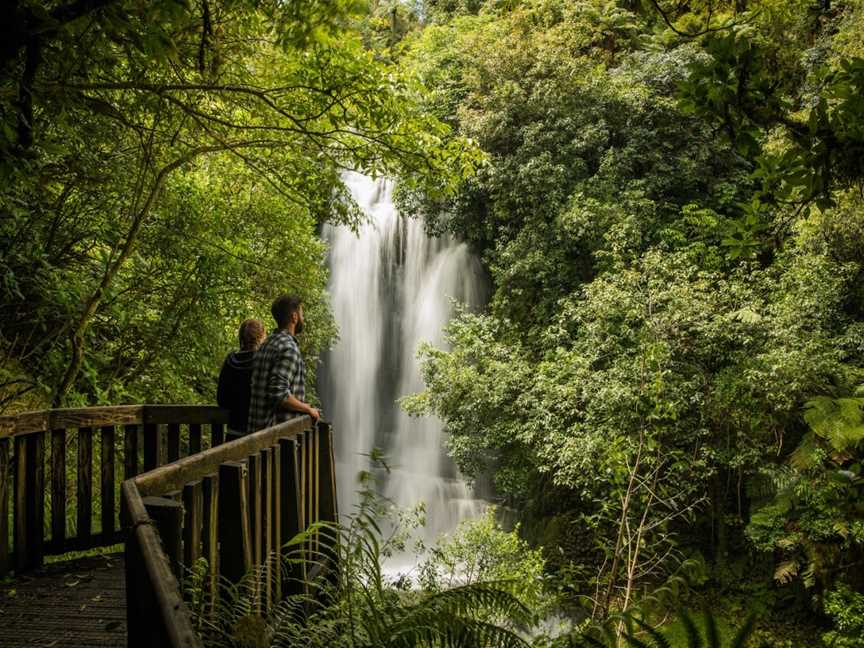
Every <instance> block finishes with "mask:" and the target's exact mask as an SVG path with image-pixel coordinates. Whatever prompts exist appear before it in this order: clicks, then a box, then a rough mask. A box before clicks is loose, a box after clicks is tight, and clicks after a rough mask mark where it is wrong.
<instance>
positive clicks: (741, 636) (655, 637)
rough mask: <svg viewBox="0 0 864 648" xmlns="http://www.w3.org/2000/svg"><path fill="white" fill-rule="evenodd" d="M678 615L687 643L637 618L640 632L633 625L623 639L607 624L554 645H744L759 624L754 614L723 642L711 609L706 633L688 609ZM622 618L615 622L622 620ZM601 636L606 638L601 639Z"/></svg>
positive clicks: (558, 647) (636, 647) (679, 647)
mask: <svg viewBox="0 0 864 648" xmlns="http://www.w3.org/2000/svg"><path fill="white" fill-rule="evenodd" d="M678 618H679V620H680V622H681V625H682V626H683V628H684V633H685V637H686V643H673V642H672V640H671V639H669V638H668V637H666V636H665V635H664V634H663V633H662V632H660V630H659V628H657V627H655V626H652V625H651V624H649V623H647V622H646V621H644V620H642V619H639V618H634V617H632V616H631V618H630V620H631V621H634V622H635V624H636V625H638V626H639V629H640V632H638V633H637V632H634V631H633V630H632V628H628V630H627V631H626V632H624V633H623V634H622V635H621V637H620V639H619V638H618V637H616V634H615V632H613V631H612V629H611V628H610V626H609V623H607V624H606V625H604V626H601V627H598V626H592V627H591V628H589V629H587V630H586V631H584V632H582V633H581V634H578V633H577V634H573V635H570V636H568V637H563V638H561V639H560V640H558V642H557V643H555V644H553V645H554V646H556V648H565V647H566V648H575V647H577V646H578V647H583V646H594V647H601V648H620V646H622V645H626V646H630V647H631V648H723V647H724V646H728V648H745V647H746V645H747V641H748V640H749V638H750V637H751V636H752V634H753V630H754V628H755V625H756V619H755V617H753V616H751V617H749V618H748V619H747V620H746V621H745V622H744V624H743V625H742V626H741V627H740V628H739V629H738V630H737V632H736V633H735V635H734V637H732V639H731V640H730V641H729V642H724V638H723V636H722V635H721V633H720V630H719V626H718V624H717V619H716V618H715V617H714V616H713V615H712V614H711V613H709V612H706V613H705V615H704V621H703V626H704V632H702V631H700V630H699V628H698V626H697V625H696V622H695V621H694V620H693V617H692V616H691V615H690V614H689V613H688V612H686V611H682V612H680V613H679V615H678ZM620 620H621V618H619V619H618V620H616V621H613V623H618V622H620ZM600 637H603V638H602V639H601V638H600Z"/></svg>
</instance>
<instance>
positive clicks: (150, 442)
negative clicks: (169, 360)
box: [0, 405, 228, 577]
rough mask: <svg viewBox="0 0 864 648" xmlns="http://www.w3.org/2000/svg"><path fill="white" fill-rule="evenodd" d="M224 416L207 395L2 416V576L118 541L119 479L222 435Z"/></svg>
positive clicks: (216, 442) (216, 441)
mask: <svg viewBox="0 0 864 648" xmlns="http://www.w3.org/2000/svg"><path fill="white" fill-rule="evenodd" d="M227 421H228V417H227V412H225V411H224V410H221V409H219V408H218V407H213V406H206V405H205V406H187V405H120V406H115V407H90V408H78V409H56V410H46V411H41V412H27V413H24V414H19V415H17V416H0V577H3V576H5V575H6V574H7V573H8V572H9V571H10V570H14V571H16V572H17V573H21V572H25V571H27V570H29V569H33V568H36V567H39V566H40V565H42V563H43V560H44V557H45V556H46V555H52V554H54V555H56V554H64V553H68V552H70V551H76V550H82V549H92V548H94V547H100V546H110V545H113V544H117V543H120V542H122V541H123V534H122V532H121V530H120V526H119V513H120V499H119V492H120V482H121V481H122V480H124V479H130V478H132V477H135V476H136V475H138V474H140V473H142V472H145V471H148V470H152V469H154V468H157V467H158V466H161V465H163V464H166V463H169V462H171V461H175V460H177V459H179V458H180V457H183V456H187V455H190V454H195V453H197V452H200V451H201V450H203V449H206V448H209V447H213V446H217V445H219V444H221V443H222V442H223V441H224V429H225V427H224V426H225V423H227ZM10 513H11V515H10ZM10 525H11V529H10Z"/></svg>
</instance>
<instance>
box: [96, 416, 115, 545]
mask: <svg viewBox="0 0 864 648" xmlns="http://www.w3.org/2000/svg"><path fill="white" fill-rule="evenodd" d="M99 457H100V466H99V468H100V469H99V476H100V480H101V489H100V490H101V497H102V544H103V545H106V546H107V545H110V544H111V543H112V542H114V541H115V540H114V530H115V524H114V516H115V512H114V483H115V469H114V426H113V425H103V426H102V449H101V451H100V453H99Z"/></svg>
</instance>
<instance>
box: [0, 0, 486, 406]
mask: <svg viewBox="0 0 864 648" xmlns="http://www.w3.org/2000/svg"><path fill="white" fill-rule="evenodd" d="M13 4H14V7H13V9H14V10H13V11H12V12H11V15H12V18H13V22H12V24H11V25H10V28H11V29H10V31H9V38H8V39H6V40H5V41H4V47H3V50H2V52H0V65H2V67H3V77H2V80H0V152H2V161H0V178H2V180H3V182H2V186H3V189H2V191H0V277H2V282H0V291H2V301H3V304H4V309H3V312H2V314H0V329H2V334H0V353H2V358H3V359H2V363H0V364H2V371H0V407H3V408H6V409H14V410H20V409H25V408H27V407H39V406H44V405H45V404H46V403H53V404H54V405H60V404H64V403H65V404H69V405H78V404H82V403H88V404H97V403H109V402H110V403H118V402H129V401H158V400H173V401H189V400H197V401H200V400H201V399H210V398H212V392H213V385H214V373H215V371H216V370H217V369H218V367H219V363H220V361H221V357H222V355H223V354H224V353H225V352H226V351H227V350H228V349H230V348H231V347H233V346H234V342H233V341H234V337H235V331H236V326H237V325H238V324H239V322H240V321H241V320H242V319H245V318H247V317H249V316H254V315H258V316H262V315H264V314H265V313H266V308H267V303H268V302H269V300H270V299H272V297H273V296H274V295H276V294H279V293H282V292H287V291H291V292H296V293H299V294H300V295H301V296H302V297H303V298H304V299H306V301H307V311H308V313H309V320H310V327H309V330H310V333H311V336H310V337H309V338H308V339H306V340H305V341H304V346H305V348H304V351H305V353H306V354H307V357H308V358H309V359H310V360H312V362H310V363H309V364H310V366H314V364H315V363H314V358H315V357H316V356H317V353H318V351H319V350H320V349H321V348H322V347H323V346H324V345H325V344H327V342H328V341H329V340H331V339H332V338H333V335H334V330H333V328H334V327H333V323H332V321H331V318H330V314H329V308H328V306H327V304H326V301H325V298H324V287H325V285H326V276H325V272H324V269H323V260H324V251H323V247H322V244H321V242H320V240H319V239H318V236H317V233H316V232H317V228H318V225H319V224H320V223H321V222H322V221H325V220H331V221H334V222H342V223H349V224H356V223H357V222H358V219H359V218H360V217H361V216H360V212H359V210H358V208H357V206H356V205H355V204H354V203H353V201H352V200H351V199H350V196H349V195H348V192H347V190H346V189H345V187H344V186H343V185H342V182H341V179H340V178H341V174H342V172H343V171H344V170H345V169H358V170H361V171H364V172H367V173H370V174H397V173H398V174H399V175H400V177H402V178H403V179H404V181H405V183H406V185H407V186H412V187H415V188H417V189H418V190H420V189H422V190H423V191H424V192H428V193H430V195H443V194H446V193H447V192H448V191H452V190H453V188H454V187H455V186H456V185H457V184H458V182H459V181H460V179H461V177H462V176H463V175H470V173H471V172H472V171H473V169H474V167H475V166H476V164H478V163H479V157H478V155H477V153H476V151H475V150H474V149H473V147H471V146H470V144H469V143H467V142H466V141H465V140H464V139H462V138H459V137H457V136H454V135H453V133H452V131H451V129H450V128H449V127H447V126H446V125H445V124H443V123H441V122H440V121H438V120H436V119H435V118H434V117H432V116H430V115H429V114H427V113H426V112H424V110H423V109H422V106H421V102H420V99H421V97H422V96H423V92H424V90H423V88H422V86H420V85H419V84H418V82H417V80H416V78H414V77H413V76H412V75H411V74H406V73H404V72H403V71H402V70H401V69H399V68H397V67H396V66H395V65H394V64H393V62H392V61H387V60H384V59H383V58H381V57H378V56H376V54H375V52H373V51H372V50H370V49H368V48H367V47H366V46H365V45H364V43H363V38H362V33H361V29H360V26H359V25H360V24H361V23H362V21H363V20H364V17H365V15H366V10H367V8H368V7H367V3H366V2H362V1H359V0H339V1H338V2H319V1H318V0H304V1H302V2H289V3H285V2H220V1H213V0H207V1H206V2H195V3H186V2H176V1H174V0H161V1H157V2H144V3H141V2H113V3H107V5H105V6H102V5H103V4H105V3H96V5H94V4H93V3H68V4H63V3H61V2H50V3H47V4H46V3H43V2H33V1H29V0H21V1H19V2H15V3H13ZM265 319H266V320H269V318H265ZM190 377H194V378H190Z"/></svg>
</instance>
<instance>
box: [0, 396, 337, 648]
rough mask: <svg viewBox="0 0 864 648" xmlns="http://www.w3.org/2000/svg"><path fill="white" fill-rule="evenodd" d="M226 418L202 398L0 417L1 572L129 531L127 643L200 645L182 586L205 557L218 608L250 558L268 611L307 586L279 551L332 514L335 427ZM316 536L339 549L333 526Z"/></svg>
mask: <svg viewBox="0 0 864 648" xmlns="http://www.w3.org/2000/svg"><path fill="white" fill-rule="evenodd" d="M227 420H228V417H227V412H226V411H224V410H220V409H219V408H217V407H213V406H203V405H202V406H186V405H132V406H116V407H94V408H82V409H58V410H48V411H43V412H27V413H24V414H20V415H17V416H2V417H0V577H2V576H5V575H6V574H7V573H8V572H9V571H12V570H14V571H15V572H16V573H22V572H24V571H26V570H28V569H32V568H35V567H38V566H40V565H41V564H42V562H43V559H44V556H45V555H50V554H63V553H68V552H70V551H74V550H80V549H89V548H93V547H98V546H111V545H114V544H118V543H120V542H124V541H125V543H126V549H125V550H126V561H125V565H126V592H127V626H128V632H129V635H128V636H129V646H131V647H135V646H160V647H161V646H170V647H172V648H178V647H181V646H183V647H196V648H197V647H199V646H201V641H200V638H199V637H198V635H197V634H196V633H195V631H194V628H193V625H192V620H191V617H190V614H189V611H188V608H187V607H186V605H185V603H184V601H183V599H182V593H181V587H180V581H181V578H182V573H183V570H184V566H190V567H191V566H192V564H194V563H195V561H196V560H197V559H198V558H199V557H204V558H206V559H207V562H208V566H209V573H208V574H207V577H206V580H205V588H206V597H207V600H208V601H209V606H210V609H215V603H216V601H217V597H218V584H219V581H220V578H227V579H229V580H231V581H233V582H237V581H239V580H240V579H241V578H242V577H243V575H244V574H246V573H247V572H248V571H249V570H250V569H252V568H260V569H262V570H263V571H264V578H262V580H261V583H262V586H261V588H260V591H257V592H256V595H255V607H256V610H257V611H258V612H259V613H261V614H265V615H266V614H267V612H268V610H270V609H272V608H273V606H275V605H276V604H277V603H278V602H279V601H280V600H282V599H284V598H285V597H286V596H289V595H292V594H296V593H299V592H302V588H303V582H304V579H305V576H306V573H305V565H303V564H297V565H292V568H291V571H290V572H288V574H287V576H288V579H287V580H283V570H282V568H281V565H282V560H281V559H282V558H283V556H284V552H285V551H286V549H285V546H284V545H285V543H286V542H288V540H290V539H291V538H293V537H294V536H295V535H297V534H298V533H300V532H301V531H303V530H305V529H307V528H308V527H309V526H310V525H311V524H313V523H315V522H317V521H335V520H336V519H337V506H336V481H335V467H334V461H333V441H332V433H331V430H330V427H329V425H327V424H325V423H317V424H313V422H312V420H311V419H310V418H309V417H307V416H303V417H299V418H296V419H293V420H291V421H288V422H286V423H282V424H279V425H276V426H274V427H271V428H268V429H266V430H261V431H259V432H256V433H254V434H250V435H247V436H244V437H242V438H240V439H237V440H234V441H229V442H228V443H225V442H224V439H225V435H224V425H225V423H227ZM94 466H95V469H94ZM70 468H71V470H70ZM118 493H119V495H120V496H119V497H118ZM10 511H11V512H12V516H11V519H12V528H11V529H10V528H9V520H10V515H9V513H10ZM118 516H119V517H118ZM121 520H122V523H123V524H122V527H121V525H120V524H118V522H119V521H121ZM10 536H11V542H10ZM310 542H311V543H314V546H307V547H306V549H307V550H310V551H311V550H315V551H316V552H319V554H318V555H323V556H335V552H334V550H333V547H332V546H329V545H328V544H327V543H328V540H327V539H325V538H323V537H322V538H317V537H316V538H314V539H313V540H310Z"/></svg>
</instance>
